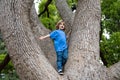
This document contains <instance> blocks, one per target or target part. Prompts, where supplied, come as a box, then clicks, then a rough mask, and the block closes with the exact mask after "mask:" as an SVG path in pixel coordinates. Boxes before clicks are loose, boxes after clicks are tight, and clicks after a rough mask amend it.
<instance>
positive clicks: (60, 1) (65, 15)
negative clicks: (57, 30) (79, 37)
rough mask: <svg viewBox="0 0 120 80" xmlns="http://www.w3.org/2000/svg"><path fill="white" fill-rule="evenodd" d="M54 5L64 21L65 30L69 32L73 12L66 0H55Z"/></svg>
mask: <svg viewBox="0 0 120 80" xmlns="http://www.w3.org/2000/svg"><path fill="white" fill-rule="evenodd" d="M56 7H57V9H58V11H59V14H60V16H61V17H62V19H63V20H64V21H65V24H66V29H67V30H66V32H69V31H70V30H71V28H72V24H73V19H74V13H72V10H71V9H70V8H69V6H68V4H67V2H66V0H56Z"/></svg>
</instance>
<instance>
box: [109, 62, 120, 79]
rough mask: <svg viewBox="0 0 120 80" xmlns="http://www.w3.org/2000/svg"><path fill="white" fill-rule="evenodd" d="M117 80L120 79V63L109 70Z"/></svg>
mask: <svg viewBox="0 0 120 80" xmlns="http://www.w3.org/2000/svg"><path fill="white" fill-rule="evenodd" d="M109 70H110V72H111V73H112V74H113V77H114V78H115V79H116V80H119V79H120V61H119V62H118V63H116V64H114V65H113V66H111V67H110V68H109Z"/></svg>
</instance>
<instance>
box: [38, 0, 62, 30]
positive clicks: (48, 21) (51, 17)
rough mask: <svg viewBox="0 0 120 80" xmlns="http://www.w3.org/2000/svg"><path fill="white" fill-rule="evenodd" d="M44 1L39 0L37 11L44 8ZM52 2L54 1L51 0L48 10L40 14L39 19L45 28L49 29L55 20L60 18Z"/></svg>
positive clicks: (52, 26)
mask: <svg viewBox="0 0 120 80" xmlns="http://www.w3.org/2000/svg"><path fill="white" fill-rule="evenodd" d="M46 1H47V0H41V3H40V4H39V13H40V12H42V11H43V10H44V8H45V3H46ZM54 4H55V1H54V0H53V1H52V3H51V4H49V6H48V12H47V11H46V12H45V13H44V14H42V15H41V16H40V21H41V22H42V23H43V24H44V26H45V27H46V28H48V29H50V30H54V29H55V25H56V23H57V21H58V20H60V19H61V18H60V16H59V13H58V11H57V9H56V6H55V5H54Z"/></svg>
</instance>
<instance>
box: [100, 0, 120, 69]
mask: <svg viewBox="0 0 120 80" xmlns="http://www.w3.org/2000/svg"><path fill="white" fill-rule="evenodd" d="M101 1H102V2H101V7H102V22H101V24H102V25H101V32H102V38H101V57H102V60H103V62H104V64H105V65H106V66H107V67H109V66H111V65H112V64H115V63H116V62H118V61H120V58H119V56H120V51H119V49H120V48H119V45H120V43H119V37H120V35H119V32H120V27H119V26H120V21H119V18H120V6H119V5H120V1H119V0H112V1H111V0H101ZM106 3H107V4H106ZM104 31H106V32H107V34H108V35H109V38H107V37H105V35H104V33H105V32H104Z"/></svg>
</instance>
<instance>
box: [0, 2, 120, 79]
mask: <svg viewBox="0 0 120 80" xmlns="http://www.w3.org/2000/svg"><path fill="white" fill-rule="evenodd" d="M58 1H59V0H58ZM64 1H65V0H64ZM32 4H33V0H0V29H1V32H2V35H3V38H4V41H5V43H6V46H7V49H8V51H9V55H10V58H11V60H12V62H13V64H14V67H15V69H16V72H17V74H18V75H19V77H20V79H21V80H119V79H120V77H119V71H120V68H119V64H120V63H118V64H117V65H115V66H113V67H114V68H112V67H111V68H110V69H107V68H106V67H105V66H103V65H101V64H100V63H99V58H100V56H99V53H100V50H99V31H100V15H101V13H100V0H78V6H77V12H76V14H75V19H74V21H73V24H72V27H71V28H72V33H71V37H70V44H69V59H68V62H67V64H66V66H65V72H64V75H63V76H59V75H58V73H57V72H56V70H55V68H54V67H53V66H52V65H51V63H50V61H49V59H47V58H46V57H45V55H44V53H46V54H47V53H48V50H47V48H42V47H45V46H46V47H48V46H51V43H50V45H49V44H44V43H45V42H46V41H45V42H42V41H41V42H40V41H39V40H38V39H37V38H38V36H40V35H43V34H46V33H49V31H48V30H47V29H45V28H44V27H43V26H42V24H41V23H39V20H38V18H37V17H36V14H35V13H34V11H31V8H32ZM63 6H64V5H63ZM33 10H34V9H33ZM32 12H33V13H32ZM60 12H61V11H60ZM65 12H66V9H65ZM31 14H32V15H31ZM61 14H62V13H61ZM65 15H66V14H65ZM70 15H71V13H70V14H68V18H69V19H71V17H70ZM65 19H66V18H65ZM67 20H68V19H66V21H67ZM68 23H69V22H68ZM33 26H34V27H33ZM42 43H43V44H42ZM45 49H46V50H47V51H46V50H45ZM48 49H49V51H53V50H51V48H50V47H48ZM50 53H51V52H50ZM54 61H55V60H54ZM111 71H112V72H111Z"/></svg>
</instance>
